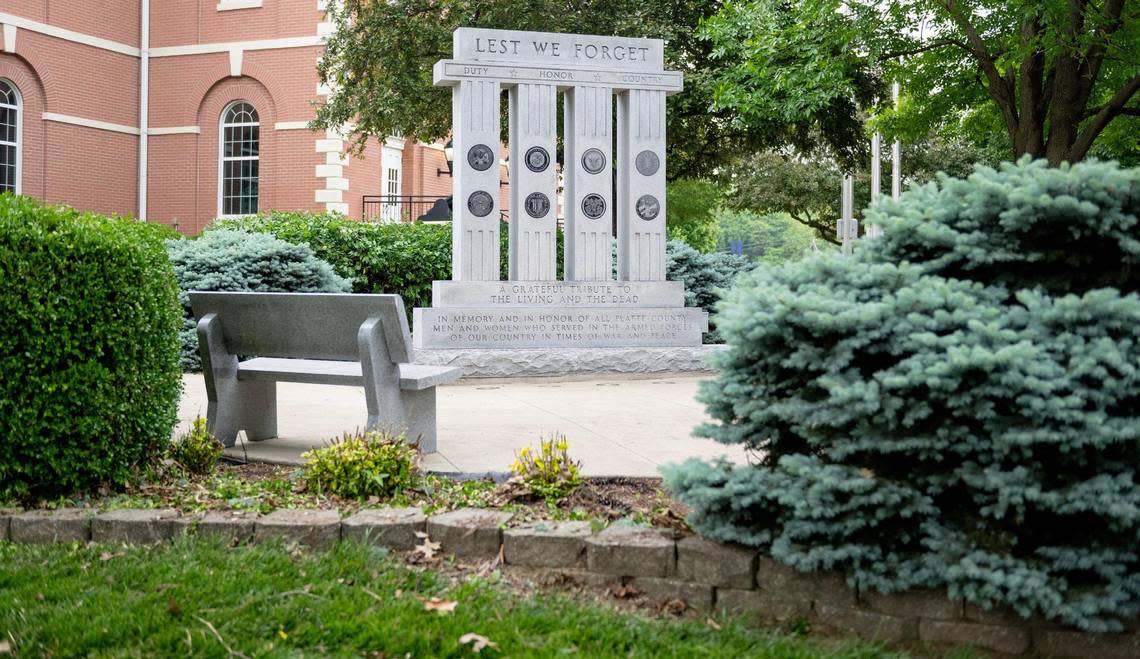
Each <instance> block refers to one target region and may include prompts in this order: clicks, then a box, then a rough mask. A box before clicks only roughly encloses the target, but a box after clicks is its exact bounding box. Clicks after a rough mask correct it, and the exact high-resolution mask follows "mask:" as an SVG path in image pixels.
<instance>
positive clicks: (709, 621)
mask: <svg viewBox="0 0 1140 659" xmlns="http://www.w3.org/2000/svg"><path fill="white" fill-rule="evenodd" d="M705 624H706V625H708V626H709V627H711V628H713V629H715V630H717V631H720V624H719V623H717V621H716V620H713V619H712V618H709V619H707V620H705Z"/></svg>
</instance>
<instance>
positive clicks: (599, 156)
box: [582, 149, 606, 174]
mask: <svg viewBox="0 0 1140 659" xmlns="http://www.w3.org/2000/svg"><path fill="white" fill-rule="evenodd" d="M605 167H606V154H604V153H602V152H601V150H599V149H586V152H585V153H583V154H582V169H584V170H586V171H587V172H589V173H591V174H597V173H598V172H600V171H602V170H603V169H605Z"/></svg>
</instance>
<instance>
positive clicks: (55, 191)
mask: <svg viewBox="0 0 1140 659" xmlns="http://www.w3.org/2000/svg"><path fill="white" fill-rule="evenodd" d="M42 148H43V152H44V172H45V180H46V185H45V189H44V194H43V199H44V200H45V201H48V202H51V203H64V204H68V205H69V206H75V207H76V208H82V209H84V210H92V211H96V212H98V213H105V214H119V215H137V213H136V212H135V209H136V208H137V206H138V187H137V185H138V166H139V164H138V163H139V161H138V155H139V152H138V137H137V136H135V135H127V134H124V133H115V132H111V131H107V130H96V129H92V128H87V127H85V126H73V125H70V124H63V123H58V122H54V121H45V122H44V144H43V147H42Z"/></svg>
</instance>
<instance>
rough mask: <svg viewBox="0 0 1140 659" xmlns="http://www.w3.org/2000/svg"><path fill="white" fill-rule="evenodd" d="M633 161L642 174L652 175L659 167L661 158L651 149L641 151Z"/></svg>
mask: <svg viewBox="0 0 1140 659" xmlns="http://www.w3.org/2000/svg"><path fill="white" fill-rule="evenodd" d="M633 162H634V166H636V167H637V171H638V172H640V173H641V175H642V176H653V175H654V174H656V173H657V170H658V169H660V168H661V159H660V158H658V157H657V154H656V153H653V152H652V151H642V152H641V153H639V154H637V158H636V159H634V161H633Z"/></svg>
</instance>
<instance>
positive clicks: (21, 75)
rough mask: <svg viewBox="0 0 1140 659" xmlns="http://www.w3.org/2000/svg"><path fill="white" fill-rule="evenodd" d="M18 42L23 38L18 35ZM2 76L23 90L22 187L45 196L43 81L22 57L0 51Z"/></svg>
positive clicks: (38, 196)
mask: <svg viewBox="0 0 1140 659" xmlns="http://www.w3.org/2000/svg"><path fill="white" fill-rule="evenodd" d="M17 43H19V38H18V37H17ZM0 78H4V79H6V80H9V81H11V82H12V83H13V84H15V85H16V89H18V90H19V92H20V100H21V107H20V111H21V116H20V129H21V133H20V136H19V139H20V143H21V144H20V170H21V172H20V188H21V189H20V191H21V192H22V193H23V194H26V195H29V196H32V197H37V198H40V199H43V198H44V155H45V154H44V148H43V145H44V122H43V120H42V119H40V116H41V115H42V114H43V111H44V90H43V85H42V83H41V81H40V79H39V77H38V76H37V75H36V73H35V71H34V70H33V69H32V67H31V66H29V65H28V63H27V62H25V61H24V60H23V59H22V58H21V57H19V56H17V55H11V54H8V53H0Z"/></svg>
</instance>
